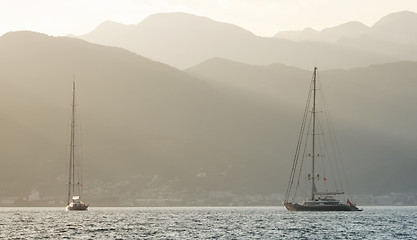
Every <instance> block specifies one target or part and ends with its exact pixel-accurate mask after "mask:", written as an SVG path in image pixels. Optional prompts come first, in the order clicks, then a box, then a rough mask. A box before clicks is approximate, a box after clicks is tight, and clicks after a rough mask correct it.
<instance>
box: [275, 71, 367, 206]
mask: <svg viewBox="0 0 417 240" xmlns="http://www.w3.org/2000/svg"><path fill="white" fill-rule="evenodd" d="M317 85H318V81H317V68H314V72H313V77H312V81H311V85H310V90H309V94H308V98H307V104H306V107H305V111H304V116H303V121H302V124H301V131H300V135H299V138H298V143H297V147H296V153H295V156H294V161H293V165H292V169H291V175H290V179H289V182H288V188H287V192H286V195H285V201H284V203H283V204H284V206H285V207H286V208H287V210H289V211H361V209H359V208H358V207H356V205H355V204H353V203H352V202H351V201H350V200H349V199H346V203H344V202H342V201H341V200H339V199H337V198H336V196H343V195H344V194H345V193H344V191H343V180H342V178H343V177H345V176H346V175H345V174H341V173H340V172H337V173H334V172H333V173H332V174H331V175H330V176H332V177H333V178H334V179H332V180H334V181H330V179H328V176H327V175H326V174H328V172H329V171H336V170H337V169H338V168H342V170H343V164H342V162H341V161H334V162H333V163H332V162H331V160H330V159H329V158H334V159H333V160H337V159H338V158H339V157H338V152H337V151H335V152H336V153H333V155H332V154H330V153H328V151H329V146H328V145H327V144H326V143H325V141H326V139H327V137H325V135H326V133H328V135H329V138H330V141H331V142H336V140H335V136H334V131H333V128H332V127H331V126H330V127H327V128H326V127H325V126H323V125H331V121H330V120H329V118H330V116H328V119H327V121H324V120H323V119H322V118H321V116H320V117H319V116H318V115H321V114H323V111H325V110H326V106H325V105H324V97H322V98H321V99H319V96H318V94H317V92H318V90H319V89H318V86H317ZM318 102H320V104H323V105H324V106H322V108H323V109H319V105H318ZM326 130H328V132H326ZM336 145H337V144H336ZM334 147H337V146H334ZM326 164H327V165H330V166H329V167H327V168H326ZM340 165H341V166H340ZM345 180H347V179H345ZM300 195H301V196H300ZM301 199H304V201H303V202H302V203H299V202H297V201H298V200H301Z"/></svg>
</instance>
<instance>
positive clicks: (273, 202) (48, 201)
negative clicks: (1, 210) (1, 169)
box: [0, 189, 417, 207]
mask: <svg viewBox="0 0 417 240" xmlns="http://www.w3.org/2000/svg"><path fill="white" fill-rule="evenodd" d="M165 190H166V191H164V190H163V189H158V191H147V192H141V193H140V194H136V195H135V194H133V193H132V194H130V195H129V194H125V195H123V196H116V195H115V196H111V197H95V198H89V197H88V194H86V195H85V197H84V199H85V201H86V202H88V203H92V204H93V205H94V206H95V207H106V206H108V207H174V206H281V203H282V202H283V200H284V195H282V194H270V195H257V194H256V195H249V194H248V195H242V194H234V193H231V192H223V191H209V192H204V191H201V192H198V193H194V194H186V193H178V192H177V193H173V192H170V191H169V190H168V189H165ZM96 194H97V193H96ZM96 194H94V195H96ZM102 194H104V192H103V193H102ZM96 196H100V194H98V195H96ZM167 196H169V197H167ZM64 199H65V198H64V196H62V198H59V197H57V196H43V195H42V193H41V192H39V191H38V190H36V189H33V190H32V191H31V192H30V193H28V194H27V195H26V196H9V197H4V196H3V197H0V207H59V206H65V204H66V203H65V202H64ZM352 199H353V200H354V201H355V203H357V205H358V206H417V193H390V194H385V195H374V194H362V195H353V196H352Z"/></svg>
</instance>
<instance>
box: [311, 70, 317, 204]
mask: <svg viewBox="0 0 417 240" xmlns="http://www.w3.org/2000/svg"><path fill="white" fill-rule="evenodd" d="M316 76H317V67H315V68H314V73H313V109H312V114H313V142H312V148H313V149H312V167H311V174H312V175H311V200H314V193H315V191H316V184H315V181H314V180H315V178H316V176H315V172H314V160H315V159H314V158H315V138H316V90H317V88H316Z"/></svg>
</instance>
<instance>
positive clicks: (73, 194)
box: [66, 82, 88, 211]
mask: <svg viewBox="0 0 417 240" xmlns="http://www.w3.org/2000/svg"><path fill="white" fill-rule="evenodd" d="M75 122H76V121H75V82H73V83H72V111H71V141H70V159H69V171H68V172H69V174H68V197H67V206H66V210H67V211H83V210H87V208H88V204H85V203H84V202H82V201H81V188H82V183H81V161H80V159H79V158H77V157H76V151H75V147H76V144H75V140H76V137H75V135H76V133H75Z"/></svg>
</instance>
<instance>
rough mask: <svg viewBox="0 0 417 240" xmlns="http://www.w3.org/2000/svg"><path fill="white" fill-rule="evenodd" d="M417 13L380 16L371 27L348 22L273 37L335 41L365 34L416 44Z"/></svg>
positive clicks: (278, 34)
mask: <svg viewBox="0 0 417 240" xmlns="http://www.w3.org/2000/svg"><path fill="white" fill-rule="evenodd" d="M416 26H417V13H414V12H410V11H401V12H397V13H392V14H389V15H387V16H385V17H382V18H381V19H380V20H379V21H377V22H376V23H375V24H374V25H373V26H372V27H367V26H366V25H364V24H363V23H360V22H349V23H345V24H341V25H339V26H336V27H331V28H326V29H323V30H322V31H316V30H313V29H304V30H303V31H287V32H278V33H277V34H276V35H275V37H277V38H283V39H288V40H294V41H318V42H337V41H338V40H340V39H343V38H360V37H363V36H364V35H365V36H368V37H371V38H373V39H375V40H379V41H383V42H393V43H397V44H398V43H399V44H417V30H416V29H417V28H416Z"/></svg>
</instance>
